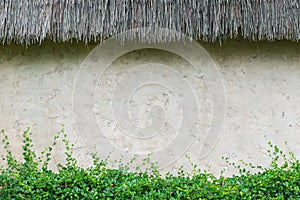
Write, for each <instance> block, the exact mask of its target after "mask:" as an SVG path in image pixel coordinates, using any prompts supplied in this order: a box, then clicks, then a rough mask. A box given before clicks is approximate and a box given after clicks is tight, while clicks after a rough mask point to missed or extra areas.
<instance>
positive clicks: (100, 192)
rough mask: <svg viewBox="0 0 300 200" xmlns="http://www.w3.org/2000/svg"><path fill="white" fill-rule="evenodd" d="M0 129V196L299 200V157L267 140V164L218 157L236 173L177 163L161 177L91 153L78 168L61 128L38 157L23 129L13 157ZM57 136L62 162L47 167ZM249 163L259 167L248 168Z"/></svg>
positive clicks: (153, 168) (153, 171) (154, 171)
mask: <svg viewBox="0 0 300 200" xmlns="http://www.w3.org/2000/svg"><path fill="white" fill-rule="evenodd" d="M1 134H2V137H3V139H2V143H3V148H4V149H5V150H6V155H3V156H2V159H3V160H5V162H6V164H7V166H6V167H4V166H2V167H1V168H0V199H300V162H299V160H298V159H296V157H295V155H294V153H293V152H292V151H289V152H288V154H287V155H286V154H284V152H283V151H282V150H280V149H279V148H278V147H277V146H276V145H273V144H272V143H269V145H270V148H271V150H270V151H268V153H269V156H270V157H271V158H272V161H271V167H270V168H266V167H261V166H256V165H253V164H251V163H246V162H244V161H241V165H244V166H245V167H241V165H238V164H236V163H231V162H230V161H229V159H228V158H224V159H225V160H226V161H227V163H228V164H229V165H231V166H233V167H235V168H237V169H238V170H239V172H240V174H239V176H232V177H225V176H223V175H222V176H221V177H218V178H217V177H215V176H214V175H213V174H210V173H207V172H206V171H204V172H202V171H201V170H200V169H198V167H197V165H195V164H193V168H194V170H193V173H192V174H187V173H185V172H184V170H183V169H182V168H181V169H180V170H179V172H178V174H177V175H173V174H171V173H168V174H166V175H165V176H162V175H161V174H160V173H159V171H158V169H157V165H156V164H155V163H151V161H150V159H146V160H144V162H145V163H146V164H147V163H148V164H150V168H146V169H145V170H144V171H143V170H140V169H136V170H135V171H133V172H132V171H129V167H128V166H126V165H125V166H124V165H122V164H120V165H119V167H118V168H116V169H111V168H109V167H107V161H106V160H101V159H100V158H98V157H97V156H95V155H94V164H93V166H91V167H89V168H86V169H84V168H82V167H80V166H78V164H77V160H76V159H75V158H74V157H73V145H72V144H69V142H68V140H67V139H66V138H67V135H66V134H65V132H64V128H63V127H62V130H60V131H59V132H58V133H57V134H56V135H55V137H54V140H53V143H52V145H51V146H49V147H47V148H45V150H44V151H43V152H41V156H37V154H36V152H35V151H34V150H33V144H32V139H31V134H32V133H31V131H30V129H27V130H26V131H24V133H23V160H21V161H19V160H17V159H16V158H15V156H14V155H13V153H12V152H11V151H10V150H9V140H8V137H7V135H6V134H5V132H4V131H2V132H1ZM60 138H62V140H61V141H62V142H63V143H64V145H65V155H66V162H65V164H58V165H57V167H58V171H57V172H53V171H52V170H50V169H49V162H50V161H51V158H52V151H53V148H55V145H56V144H57V142H58V140H59V139H60ZM279 160H281V161H282V163H283V164H279ZM145 163H144V164H145ZM246 168H247V169H246ZM249 168H250V169H251V168H252V169H257V170H258V171H259V172H257V173H251V171H250V170H249Z"/></svg>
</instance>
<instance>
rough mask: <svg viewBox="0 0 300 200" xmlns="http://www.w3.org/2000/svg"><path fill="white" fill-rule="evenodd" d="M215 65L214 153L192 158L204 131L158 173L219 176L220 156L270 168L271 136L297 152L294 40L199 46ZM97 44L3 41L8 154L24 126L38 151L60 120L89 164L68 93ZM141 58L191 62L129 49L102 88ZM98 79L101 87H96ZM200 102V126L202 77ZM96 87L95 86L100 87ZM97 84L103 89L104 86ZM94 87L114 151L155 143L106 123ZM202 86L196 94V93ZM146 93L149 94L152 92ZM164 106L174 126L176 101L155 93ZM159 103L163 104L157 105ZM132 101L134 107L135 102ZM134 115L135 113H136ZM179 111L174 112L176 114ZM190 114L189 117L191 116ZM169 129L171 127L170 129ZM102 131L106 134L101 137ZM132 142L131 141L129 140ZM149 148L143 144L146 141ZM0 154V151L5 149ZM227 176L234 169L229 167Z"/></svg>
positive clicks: (299, 114)
mask: <svg viewBox="0 0 300 200" xmlns="http://www.w3.org/2000/svg"><path fill="white" fill-rule="evenodd" d="M201 45H202V46H203V47H204V49H205V50H206V51H207V52H208V53H209V55H210V56H211V58H212V59H213V60H214V62H215V63H216V65H217V67H218V69H219V71H220V73H221V76H222V79H223V82H224V87H225V92H226V117H225V122H224V127H223V131H222V133H221V135H220V137H219V139H218V142H217V143H216V145H215V147H214V148H213V150H212V151H211V152H210V154H209V155H208V156H206V157H205V158H203V159H199V158H198V157H197V153H198V151H199V150H198V149H199V145H201V141H202V138H203V136H202V135H201V133H200V135H199V136H198V137H197V138H196V139H195V141H194V143H193V144H192V145H191V146H190V147H189V148H188V149H187V151H186V153H188V154H190V155H191V158H190V159H189V160H187V159H186V158H185V156H182V157H180V158H179V159H178V160H177V161H175V162H172V163H171V164H170V165H168V166H166V167H164V168H163V169H162V170H174V167H179V166H180V165H185V166H187V168H188V166H189V162H190V161H192V162H195V163H197V164H198V165H199V166H200V167H202V168H205V169H209V170H211V171H212V172H214V173H216V174H218V172H220V170H222V169H223V168H227V167H228V166H227V165H226V163H225V162H224V161H223V160H222V159H221V157H222V156H223V155H224V156H228V157H229V158H230V159H231V160H232V161H237V160H240V159H244V160H245V161H249V162H253V163H255V164H261V165H268V161H269V159H268V158H267V148H268V145H267V142H268V141H272V142H273V143H275V144H278V145H279V146H280V147H282V148H283V149H287V148H286V146H285V145H284V143H285V141H287V143H288V145H289V146H290V148H291V149H292V150H294V151H295V152H296V154H298V155H299V153H298V152H300V45H299V44H298V43H292V42H287V41H281V42H274V43H267V42H258V43H250V42H248V41H236V40H234V41H225V42H224V43H223V44H222V46H220V45H219V44H210V43H203V44H201ZM94 47H96V44H92V45H89V46H85V45H84V44H81V43H79V44H74V43H73V44H72V43H66V44H54V43H52V42H50V41H46V42H44V43H42V45H41V46H38V45H33V46H30V47H28V48H27V49H26V48H24V47H21V46H16V45H9V46H5V47H1V48H0V129H4V130H5V131H6V133H7V134H8V135H9V137H10V140H11V141H13V142H12V143H11V147H12V149H13V151H14V152H16V153H19V156H20V157H21V155H20V152H21V142H22V138H21V134H22V131H23V130H25V129H26V127H27V126H30V127H31V130H32V132H33V138H34V144H36V149H38V150H42V149H43V148H42V147H43V146H46V145H49V144H50V143H51V140H52V138H53V136H54V134H55V133H56V132H57V131H58V130H59V129H60V124H61V123H63V124H65V129H66V132H67V133H68V137H69V139H70V140H71V142H75V143H76V145H75V155H76V157H78V159H79V163H80V164H82V165H84V166H87V165H89V164H90V163H91V157H90V156H89V152H90V151H91V149H90V148H88V147H87V146H88V145H89V144H86V143H85V144H83V142H82V140H81V136H80V133H78V129H77V128H76V123H78V122H77V121H76V118H75V117H74V112H73V107H72V104H73V90H74V83H75V81H76V80H77V79H76V74H77V72H78V70H79V68H80V66H81V64H82V63H83V61H84V59H85V58H86V56H87V55H88V54H89V53H90V52H91V51H92V49H93V48H94ZM145 62H161V63H163V64H165V65H170V66H173V67H174V68H177V69H182V70H183V71H184V70H185V69H186V70H187V71H189V63H188V62H186V61H184V60H182V58H179V57H178V56H176V55H173V54H170V53H168V52H162V51H159V50H154V49H147V50H141V51H134V52H131V53H128V54H126V55H124V56H121V57H120V58H118V59H117V60H116V61H115V62H113V63H112V64H111V66H110V69H109V70H108V72H107V73H106V74H104V75H103V77H104V78H103V79H101V81H102V82H101V81H100V82H99V83H98V84H99V85H100V86H101V85H102V86H103V85H104V86H105V88H106V87H109V85H113V82H114V81H115V80H116V77H118V76H122V72H124V66H125V68H126V66H130V65H135V64H140V63H145ZM101 83H102V84H101ZM191 84H194V86H195V87H196V88H198V89H199V90H197V91H198V92H197V91H196V95H198V99H199V100H200V102H201V105H202V107H201V109H200V111H201V112H200V116H201V117H202V118H201V119H202V120H201V122H200V123H199V126H200V127H201V128H203V129H205V128H207V124H208V121H209V120H208V119H209V115H210V112H209V111H207V109H206V108H207V107H206V105H207V106H208V107H209V104H210V103H209V101H208V100H207V99H208V92H207V88H206V87H205V84H204V83H203V82H201V81H200V82H199V81H198V82H197V81H192V82H191ZM100 86H99V87H100ZM104 86H103V87H104ZM99 87H98V89H97V92H96V97H97V99H98V103H97V101H96V103H97V105H96V106H95V113H96V118H97V120H98V124H99V125H100V126H102V127H103V130H104V133H105V134H106V136H105V137H107V138H109V140H111V142H112V144H113V145H115V146H118V148H119V149H121V150H124V149H125V151H126V149H127V151H129V152H133V153H138V152H141V151H146V150H145V149H147V147H149V149H151V148H154V147H155V145H154V146H151V145H150V143H153V141H150V140H149V141H147V140H146V141H144V142H140V143H136V144H135V143H134V142H132V141H127V139H126V138H122V137H121V136H118V135H113V134H114V133H115V132H114V129H113V128H110V126H109V125H107V124H106V123H105V117H106V113H105V109H106V106H105V104H103V102H105V97H106V96H105V94H106V93H105V92H106V90H105V89H101V87H100V89H99ZM155 90H156V88H155V87H154V86H153V87H151V88H149V90H146V91H144V92H142V93H140V94H138V93H137V94H138V95H140V100H141V99H142V100H141V102H144V103H145V102H146V100H145V101H143V96H147V95H148V96H149V95H150V94H148V93H151V91H155ZM201 91H202V92H201ZM150 96H151V95H150ZM157 99H158V100H153V101H156V103H157V104H160V100H161V101H162V102H165V101H166V99H167V100H168V103H169V104H168V105H165V107H166V108H167V109H169V110H170V112H169V114H170V116H172V119H173V122H174V124H173V125H172V127H175V128H176V120H179V121H180V116H179V115H180V109H179V110H177V107H178V106H179V105H177V102H176V101H175V100H172V98H171V97H170V99H169V98H166V97H164V96H161V97H157ZM161 104H163V103H161ZM136 105H137V104H136ZM139 110H142V107H139V106H135V107H133V108H132V113H131V114H132V115H135V114H136V115H137V118H138V120H139V121H138V123H140V124H141V126H147V123H150V122H149V119H148V118H147V114H145V113H143V112H139ZM134 112H135V114H134ZM177 116H179V117H177ZM191 117H193V116H191ZM172 127H171V128H170V129H169V131H172ZM105 134H104V135H105ZM174 137H176V134H175V135H174V134H173V135H172V134H171V133H165V134H163V135H162V136H161V137H159V138H160V139H159V140H156V141H155V144H157V145H158V146H160V147H163V146H164V145H167V144H168V143H170V142H171V141H172V138H174ZM129 144H130V145H129ZM147 145H148V146H147ZM0 152H4V151H3V149H1V150H0ZM63 156H64V155H63V147H62V145H59V146H58V148H57V149H56V150H55V158H54V160H53V161H54V162H53V165H52V167H54V165H55V163H57V162H60V160H62V158H63ZM227 170H228V171H227V173H228V174H231V173H235V172H236V171H235V170H234V169H231V168H229V169H227Z"/></svg>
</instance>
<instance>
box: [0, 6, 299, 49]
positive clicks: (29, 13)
mask: <svg viewBox="0 0 300 200" xmlns="http://www.w3.org/2000/svg"><path fill="white" fill-rule="evenodd" d="M299 6H300V0H0V24H1V27H0V39H1V41H2V43H9V42H16V43H23V44H30V43H33V42H41V41H42V40H43V39H45V38H51V39H52V40H53V41H67V40H70V39H75V40H78V41H85V42H89V41H99V40H101V39H103V38H106V37H109V36H111V35H114V34H116V33H119V32H122V31H125V30H132V29H135V28H142V27H163V28H170V29H175V30H177V31H180V32H182V33H184V34H186V35H188V36H189V37H192V38H194V39H198V40H203V41H215V40H218V39H221V40H222V39H226V38H235V37H238V36H239V37H243V38H247V39H250V40H254V41H256V40H277V39H279V40H280V39H288V40H295V41H297V40H299V39H300V10H299V9H300V8H299ZM134 31H136V30H134ZM134 31H133V33H132V34H134V33H135V32H134ZM139 34H141V33H139ZM165 39H167V40H168V36H166V38H165Z"/></svg>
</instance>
